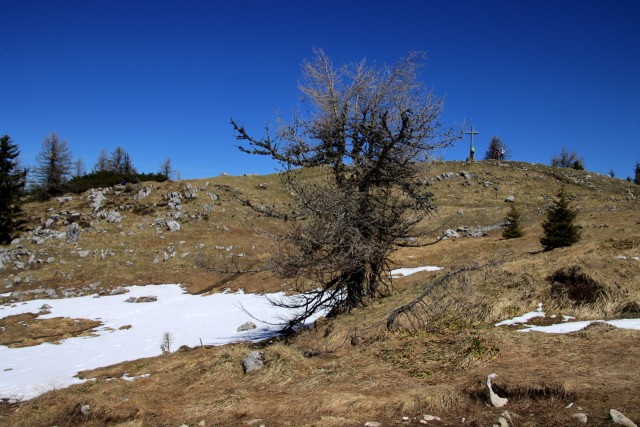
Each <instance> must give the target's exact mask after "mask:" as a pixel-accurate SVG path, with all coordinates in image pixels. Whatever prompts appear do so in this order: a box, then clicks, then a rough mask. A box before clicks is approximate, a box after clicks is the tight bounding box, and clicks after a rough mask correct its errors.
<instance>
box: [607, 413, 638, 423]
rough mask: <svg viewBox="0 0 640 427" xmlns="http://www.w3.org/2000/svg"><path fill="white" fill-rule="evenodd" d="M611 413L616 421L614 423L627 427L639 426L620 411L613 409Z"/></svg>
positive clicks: (612, 418)
mask: <svg viewBox="0 0 640 427" xmlns="http://www.w3.org/2000/svg"><path fill="white" fill-rule="evenodd" d="M609 415H611V420H612V421H613V422H614V424H620V425H621V426H625V427H638V426H637V425H636V423H634V422H633V421H631V420H630V419H629V418H627V417H626V416H625V415H624V414H623V413H622V412H620V411H617V410H615V409H611V410H610V411H609Z"/></svg>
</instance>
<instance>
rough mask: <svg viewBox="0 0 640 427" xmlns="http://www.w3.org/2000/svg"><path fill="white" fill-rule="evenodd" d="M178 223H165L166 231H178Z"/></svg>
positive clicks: (171, 221)
mask: <svg viewBox="0 0 640 427" xmlns="http://www.w3.org/2000/svg"><path fill="white" fill-rule="evenodd" d="M180 228H181V227H180V223H179V222H178V221H173V220H170V221H167V229H169V231H180Z"/></svg>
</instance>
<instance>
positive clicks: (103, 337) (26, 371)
mask: <svg viewBox="0 0 640 427" xmlns="http://www.w3.org/2000/svg"><path fill="white" fill-rule="evenodd" d="M127 289H128V290H129V292H128V293H126V294H123V295H113V296H105V297H100V298H98V297H97V296H84V297H78V298H67V299H58V300H33V301H28V302H25V303H20V304H13V305H12V306H9V305H4V306H0V318H4V317H7V316H11V315H15V314H21V313H39V312H40V307H41V306H42V305H43V304H45V303H46V304H48V305H50V306H51V308H50V309H49V310H50V313H48V314H41V315H40V316H39V317H38V318H40V319H50V318H54V317H69V318H82V319H93V320H99V321H100V322H102V325H101V326H100V327H99V328H98V329H97V336H87V337H76V338H69V339H65V340H63V341H62V342H61V343H60V344H50V343H44V344H40V345H37V346H31V347H23V348H8V347H6V346H0V398H8V399H17V398H18V399H19V398H21V399H31V398H33V397H35V396H38V395H39V394H42V393H44V392H46V391H48V390H51V389H54V388H62V387H67V386H69V385H71V384H77V383H80V382H83V380H80V379H79V378H76V377H75V375H76V373H77V372H79V371H83V370H88V369H94V368H98V367H101V366H107V365H111V364H115V363H120V362H123V361H125V360H135V359H140V358H143V357H151V356H157V355H159V354H160V353H161V351H160V344H161V342H162V335H163V333H164V332H170V333H171V334H172V337H173V342H172V344H171V348H172V349H177V348H178V347H180V346H181V345H188V346H191V347H195V346H198V345H200V340H202V342H203V343H204V344H214V345H222V344H227V343H230V342H234V341H243V340H245V341H256V340H260V339H264V338H267V337H269V336H273V335H275V334H276V333H277V331H278V328H277V326H273V325H269V323H281V322H282V319H284V318H288V317H289V316H290V315H291V314H292V313H291V312H290V311H288V310H286V309H283V308H280V307H274V306H273V305H271V304H270V303H269V301H268V300H267V298H265V296H262V295H256V294H244V293H235V294H232V293H224V294H214V295H209V296H202V295H190V294H188V293H186V292H185V291H184V290H183V289H182V288H181V287H180V286H179V285H149V286H130V287H128V288H127ZM147 295H154V296H157V297H158V300H157V301H154V302H145V303H127V302H125V300H126V299H127V298H129V297H141V296H147ZM266 296H267V297H270V298H272V299H279V298H284V295H283V294H282V293H279V294H270V295H266ZM244 310H246V311H247V312H249V313H251V315H252V316H255V318H257V319H260V320H263V321H264V322H267V323H264V322H260V321H258V320H256V319H252V318H251V317H250V316H249V314H247V312H245V311H244ZM319 315H320V314H318V316H316V317H314V318H312V319H309V322H312V321H313V320H315V318H317V317H319ZM248 320H252V321H253V322H254V323H256V324H257V325H258V328H257V329H254V330H252V331H246V332H236V328H237V327H238V326H239V325H241V324H242V323H244V322H247V321H248ZM127 325H130V326H131V327H130V328H128V329H120V328H121V327H123V326H124V327H126V326H127Z"/></svg>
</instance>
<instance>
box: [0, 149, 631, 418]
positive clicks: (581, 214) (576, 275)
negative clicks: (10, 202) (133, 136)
mask: <svg viewBox="0 0 640 427" xmlns="http://www.w3.org/2000/svg"><path fill="white" fill-rule="evenodd" d="M306 174H307V175H306V178H307V179H313V180H319V181H321V180H322V179H323V171H322V170H312V171H307V172H306ZM423 184H424V185H428V186H429V188H430V190H431V191H432V192H433V193H434V195H435V203H436V205H437V207H438V211H437V212H436V213H435V214H434V215H432V216H430V217H429V218H428V220H429V222H430V227H431V228H432V229H433V238H434V240H435V239H437V238H438V237H440V236H442V235H443V233H445V232H446V230H447V229H450V230H453V231H455V232H456V233H457V234H458V236H459V237H453V236H452V237H449V238H447V239H445V240H442V241H440V242H439V243H437V244H435V245H431V246H426V247H423V248H405V249H402V250H400V251H398V252H397V253H396V254H395V257H394V262H395V264H396V266H397V267H418V266H425V265H435V266H440V267H443V270H442V271H440V272H422V273H417V274H415V275H411V276H407V277H400V278H397V279H396V280H394V283H393V287H394V289H393V291H394V292H393V293H392V295H391V296H389V297H387V298H383V299H381V300H378V301H376V302H374V303H373V304H372V305H370V306H369V307H367V308H364V309H358V310H354V311H353V312H351V313H350V314H348V315H344V316H341V317H338V318H335V319H321V320H320V321H318V322H316V324H315V326H314V327H313V328H311V329H308V330H304V331H300V332H298V333H297V334H295V335H294V336H291V337H289V338H288V339H287V340H273V341H271V342H268V343H261V344H246V343H243V344H234V345H227V346H223V347H214V348H195V349H191V350H190V351H185V352H178V353H172V354H168V355H162V356H158V357H155V358H149V359H143V360H135V361H129V362H124V363H121V364H118V365H114V366H109V367H104V368H100V369H96V370H93V371H88V372H83V373H82V375H83V376H84V377H86V378H97V381H95V382H87V383H84V384H81V385H77V386H72V387H69V388H67V389H62V390H57V391H53V392H49V393H46V394H44V395H42V396H40V397H38V398H35V399H33V400H31V401H28V402H23V403H21V404H15V405H4V406H3V407H2V410H1V413H2V416H1V417H0V425H12V426H39V425H42V426H51V425H60V426H63V425H89V426H101V425H123V426H143V425H172V426H174V425H175V426H178V425H181V424H183V423H184V424H187V425H190V426H195V425H206V426H212V425H248V424H249V422H252V421H255V420H261V421H255V423H254V424H255V425H260V424H264V425H266V426H281V425H291V426H362V425H364V424H365V422H367V421H378V422H380V423H382V425H420V423H419V421H418V420H419V419H420V418H421V417H422V415H423V414H433V415H437V416H438V417H440V418H442V421H439V422H438V421H433V422H431V421H430V422H429V424H430V425H460V423H461V420H462V418H464V419H465V423H464V424H463V425H492V424H494V423H497V420H498V417H499V416H500V414H501V413H502V412H503V410H505V409H506V410H508V411H509V413H510V414H511V417H512V418H513V424H514V425H521V426H525V425H526V426H547V425H578V424H579V423H578V421H576V419H575V418H573V417H572V415H574V414H575V413H577V412H584V413H586V414H587V416H588V418H589V424H590V425H609V424H611V421H609V419H608V414H609V409H611V408H614V409H618V410H620V411H622V412H623V413H624V414H625V415H627V416H628V417H629V418H631V419H632V420H634V421H636V422H637V421H638V420H640V393H639V391H638V384H640V362H638V361H639V360H640V346H638V342H639V338H640V332H639V331H634V330H623V329H616V328H614V327H612V326H607V325H605V324H594V325H592V326H590V327H588V328H587V329H585V330H583V331H580V332H574V333H571V334H561V335H556V334H543V333H538V332H530V333H520V332H517V331H516V329H517V328H516V327H510V326H506V327H496V326H494V324H495V323H496V322H499V321H501V320H504V319H507V318H511V317H514V316H517V315H521V314H523V313H525V312H529V311H532V310H534V309H535V308H536V306H537V305H538V303H542V304H543V306H544V311H545V312H546V313H547V317H545V318H544V319H542V318H538V319H536V320H532V321H531V323H537V324H548V323H552V322H557V321H559V320H560V319H561V318H562V315H571V316H575V317H576V318H577V319H578V320H593V319H617V318H638V317H640V260H638V259H634V257H639V256H640V187H639V186H637V185H634V184H631V183H628V182H626V181H623V180H620V179H614V178H610V177H609V176H603V175H599V174H595V173H591V172H588V171H577V170H573V169H564V168H562V169H561V168H553V167H547V166H542V165H535V164H529V163H520V162H496V161H485V162H476V163H472V164H468V163H462V162H436V163H433V164H429V165H425V166H424V175H423ZM562 185H564V186H565V189H566V191H567V192H568V193H569V194H570V195H571V198H572V203H573V206H574V207H575V208H576V209H577V210H578V217H577V223H578V224H579V225H580V226H581V234H582V239H581V240H580V242H578V243H577V244H576V245H574V246H571V247H568V248H561V249H556V250H553V251H549V252H542V245H541V244H540V242H539V238H540V237H541V235H542V227H541V223H542V221H543V219H544V215H545V212H546V209H547V207H548V206H549V203H551V202H552V200H553V199H554V196H555V194H556V193H557V192H558V190H559V189H560V187H561V186H562ZM509 196H514V198H515V201H516V203H517V204H518V207H519V209H520V212H521V214H522V229H523V231H524V236H523V237H521V238H518V239H509V240H505V239H503V238H502V237H501V236H502V227H503V225H504V218H505V217H506V215H507V212H508V210H509V207H510V203H509V202H506V201H505V199H506V198H507V197H509ZM287 201H288V193H287V191H286V188H285V186H284V184H283V182H282V178H281V176H279V175H277V174H274V175H267V176H240V177H234V176H220V177H216V178H210V179H201V180H189V181H178V182H164V183H141V184H127V185H126V186H124V187H121V186H116V187H113V188H108V189H101V190H91V191H89V192H86V193H83V194H81V195H71V196H69V197H63V198H54V199H51V200H50V201H48V202H43V203H30V204H27V205H26V206H24V208H23V210H24V214H25V219H26V221H27V224H26V228H27V230H26V231H25V232H24V233H23V234H22V235H21V236H20V238H19V239H18V240H16V241H14V242H13V243H12V244H11V245H9V246H7V247H4V248H2V249H0V267H1V269H0V272H1V275H0V286H2V288H3V289H4V290H3V291H2V292H4V293H5V294H4V295H5V296H3V297H0V298H2V300H0V301H1V302H4V303H15V302H17V301H20V300H27V299H33V298H42V297H45V298H46V297H50V298H51V297H55V298H61V297H63V296H67V297H69V296H74V295H81V294H91V293H95V292H101V293H105V294H108V293H110V292H114V291H117V289H118V287H120V286H128V285H135V284H138V285H144V284H158V283H181V284H183V285H184V287H185V288H186V289H188V291H189V292H191V293H194V294H195V293H206V292H219V291H222V290H224V289H226V288H231V289H238V288H242V289H244V290H245V292H266V291H279V290H287V287H286V284H285V283H284V282H283V281H282V280H279V279H277V278H274V277H271V276H270V275H269V274H268V273H266V272H261V273H246V274H243V273H238V272H233V271H230V272H229V273H227V274H222V273H220V272H214V271H213V268H212V267H213V266H221V265H232V266H233V265H239V266H241V267H250V266H259V265H260V264H261V263H262V262H263V261H264V260H265V259H266V258H267V257H268V256H269V254H270V253H271V252H272V251H273V249H274V245H275V243H274V240H273V233H275V232H277V231H279V230H282V229H283V227H286V226H287V224H286V222H284V221H280V220H276V219H273V218H270V217H269V216H267V215H265V214H264V213H261V211H262V212H264V211H265V210H268V209H270V208H271V207H273V206H276V207H277V206H281V205H283V204H286V203H287ZM72 223H75V224H77V230H79V234H77V232H76V231H75V230H76V228H74V227H75V226H73V227H72V226H71V224H72ZM178 228H179V229H178ZM76 238H77V239H76ZM475 264H478V265H485V264H488V265H487V266H485V267H483V268H482V269H479V270H469V271H466V272H462V273H460V274H457V275H455V276H453V277H452V278H451V279H450V280H448V281H446V282H442V284H441V285H435V286H432V285H434V284H437V283H438V282H437V280H438V278H441V277H443V276H444V275H446V274H449V273H452V272H454V271H456V270H458V269H462V268H465V267H469V266H472V265H475ZM552 275H553V276H554V278H555V280H552V279H550V277H551V276H552ZM430 286H432V288H429V287H430ZM427 289H432V292H425V290H427ZM9 292H10V293H11V294H10V295H8V294H6V293H9ZM421 295H422V296H423V298H422V299H421V301H422V302H421V303H418V304H417V305H416V306H415V309H414V314H415V315H414V316H406V315H401V316H399V317H398V318H397V319H396V322H394V323H393V324H392V325H391V326H392V327H391V328H388V327H387V326H388V325H387V321H388V318H389V315H390V314H391V313H393V312H394V310H396V309H397V308H399V307H401V306H403V305H406V304H408V303H410V302H411V301H415V300H416V298H419V297H420V296H421ZM551 315H556V317H555V318H552V317H550V316H551ZM94 323H95V322H89V321H86V322H82V321H78V322H70V321H69V320H68V319H67V320H65V319H58V320H47V321H39V320H38V319H36V318H35V316H23V317H21V318H20V319H10V318H6V319H1V320H0V327H2V330H3V336H2V342H0V344H2V345H14V346H24V345H34V344H37V343H41V342H43V341H56V340H59V339H62V338H65V337H69V336H76V335H79V334H84V333H88V332H90V330H91V329H92V328H94V327H95V326H96V325H95V324H94ZM25 325H29V326H28V328H27V327H25ZM251 348H260V349H261V350H262V351H263V352H264V355H265V360H266V366H265V368H264V369H262V370H260V371H257V372H255V373H252V374H248V375H245V374H243V371H242V366H241V361H242V359H243V358H244V356H246V354H247V353H248V352H249V350H250V349H251ZM491 372H495V373H497V374H498V378H497V379H496V380H494V390H495V391H496V392H497V393H498V394H499V395H500V396H506V397H508V398H509V404H508V405H507V406H506V407H504V408H500V409H498V408H494V407H491V406H488V405H487V402H488V400H487V397H486V393H485V391H486V387H485V385H484V382H485V381H486V378H487V375H488V374H489V373H491ZM125 373H129V375H130V376H136V375H141V374H147V373H150V374H152V375H151V376H149V377H147V378H144V379H140V380H136V381H132V382H128V381H124V380H113V381H111V380H107V379H110V378H118V377H121V376H122V375H123V374H125ZM570 403H574V405H573V406H572V407H571V408H566V407H567V406H568V405H569V404H570ZM84 404H90V405H91V407H92V408H94V410H92V412H91V413H90V415H88V416H86V415H83V414H82V413H81V412H80V407H81V406H82V405H84ZM578 407H580V408H581V409H580V410H578V409H576V408H578ZM403 417H409V419H408V420H405V421H403Z"/></svg>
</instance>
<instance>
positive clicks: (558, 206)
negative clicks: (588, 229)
mask: <svg viewBox="0 0 640 427" xmlns="http://www.w3.org/2000/svg"><path fill="white" fill-rule="evenodd" d="M557 197H558V200H557V201H556V203H554V204H553V205H552V206H550V207H549V209H548V210H547V218H546V219H545V221H544V222H543V223H542V228H543V229H544V236H543V237H542V238H541V239H540V243H542V246H544V250H545V251H550V250H552V249H555V248H561V247H565V246H571V245H573V244H574V243H576V242H578V241H579V240H580V230H579V228H578V226H577V225H575V224H574V221H575V219H576V216H577V211H576V210H575V209H573V208H572V207H571V206H570V203H569V200H568V195H567V192H566V191H565V189H564V186H563V187H562V188H561V189H560V192H558V194H557Z"/></svg>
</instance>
